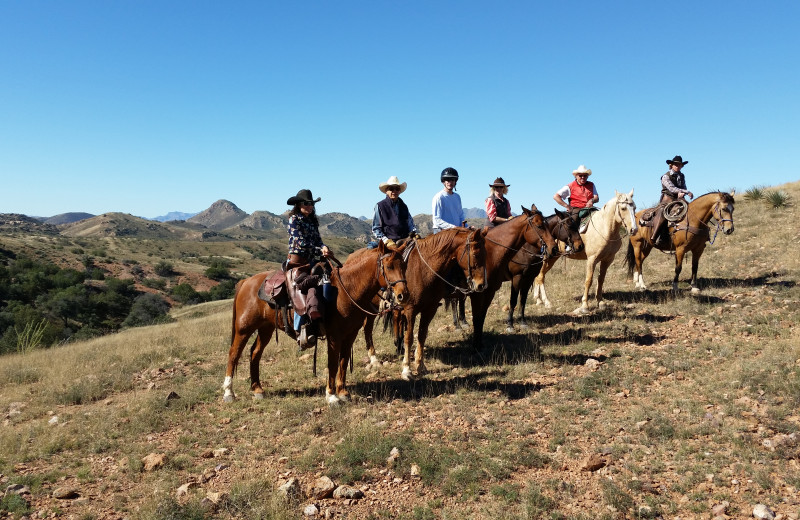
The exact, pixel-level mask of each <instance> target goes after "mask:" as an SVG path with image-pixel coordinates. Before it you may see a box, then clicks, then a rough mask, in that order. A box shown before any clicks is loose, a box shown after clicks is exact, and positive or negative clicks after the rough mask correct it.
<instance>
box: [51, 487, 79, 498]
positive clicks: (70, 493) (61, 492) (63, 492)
mask: <svg viewBox="0 0 800 520" xmlns="http://www.w3.org/2000/svg"><path fill="white" fill-rule="evenodd" d="M79 496H80V495H79V494H78V490H77V489H75V488H71V487H60V488H56V489H55V490H53V498H57V499H59V500H70V499H73V498H78V497H79Z"/></svg>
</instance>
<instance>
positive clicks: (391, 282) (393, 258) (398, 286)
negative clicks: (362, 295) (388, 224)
mask: <svg viewBox="0 0 800 520" xmlns="http://www.w3.org/2000/svg"><path fill="white" fill-rule="evenodd" d="M406 247H408V242H406V243H404V244H403V245H401V246H397V247H394V248H390V247H388V246H386V244H384V243H383V241H382V240H381V241H379V242H378V282H379V283H380V284H381V286H382V287H386V288H387V289H388V290H389V291H390V292H391V294H392V298H393V299H394V301H395V302H396V303H397V304H398V305H402V303H403V302H404V301H406V300H408V287H407V286H406V262H405V260H403V251H405V249H406ZM381 278H383V280H381ZM383 284H385V285H383Z"/></svg>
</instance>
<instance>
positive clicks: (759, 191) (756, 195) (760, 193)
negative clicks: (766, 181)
mask: <svg viewBox="0 0 800 520" xmlns="http://www.w3.org/2000/svg"><path fill="white" fill-rule="evenodd" d="M744 198H745V200H762V199H763V198H764V186H753V187H752V188H749V189H748V190H747V191H745V192H744Z"/></svg>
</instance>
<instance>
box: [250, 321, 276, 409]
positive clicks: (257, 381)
mask: <svg viewBox="0 0 800 520" xmlns="http://www.w3.org/2000/svg"><path fill="white" fill-rule="evenodd" d="M274 332H275V325H274V324H272V323H267V324H265V325H264V326H263V327H260V328H259V329H258V336H257V337H256V340H255V342H254V343H253V347H252V348H251V349H250V392H251V393H252V394H253V399H264V389H263V388H262V387H261V375H260V372H259V363H260V362H261V355H262V354H263V353H264V349H265V348H266V347H267V343H269V339H270V338H271V337H272V334H273V333H274Z"/></svg>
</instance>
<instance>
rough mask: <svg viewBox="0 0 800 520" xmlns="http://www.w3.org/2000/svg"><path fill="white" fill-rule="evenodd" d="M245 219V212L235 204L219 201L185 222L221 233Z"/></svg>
mask: <svg viewBox="0 0 800 520" xmlns="http://www.w3.org/2000/svg"><path fill="white" fill-rule="evenodd" d="M247 217H248V214H247V212H245V211H242V210H241V209H239V207H238V206H236V204H234V203H233V202H231V201H229V200H225V199H220V200H218V201H216V202H215V203H214V204H212V205H211V206H209V207H208V209H206V210H204V211H201V212H200V213H198V214H197V215H195V216H193V217H191V218H188V219H186V221H187V222H192V223H195V224H200V225H203V226H205V227H207V228H209V229H213V230H215V231H221V230H223V229H225V228H229V227H231V226H235V225H236V224H238V223H239V222H241V221H242V220H244V219H245V218H247Z"/></svg>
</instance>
